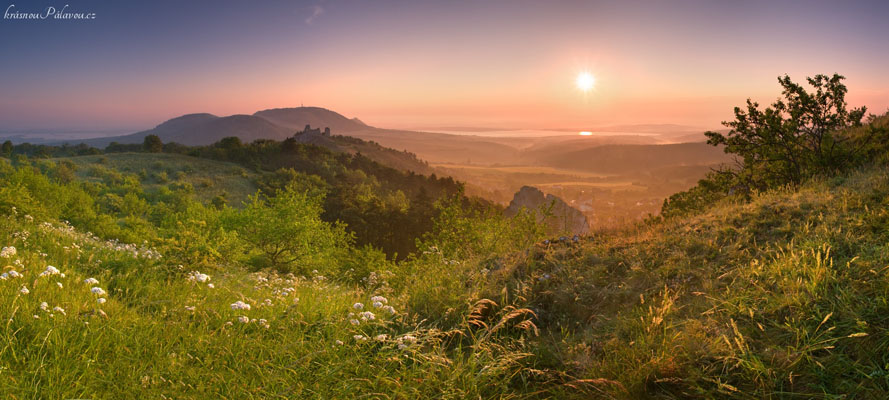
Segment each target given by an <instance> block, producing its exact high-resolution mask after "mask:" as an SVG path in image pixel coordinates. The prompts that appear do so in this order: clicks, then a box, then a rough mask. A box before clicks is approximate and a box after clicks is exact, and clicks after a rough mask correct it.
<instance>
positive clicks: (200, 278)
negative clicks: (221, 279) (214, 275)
mask: <svg viewBox="0 0 889 400" xmlns="http://www.w3.org/2000/svg"><path fill="white" fill-rule="evenodd" d="M188 280H189V281H192V282H199V283H205V282H210V275H207V274H203V273H200V272H198V271H191V272H189V273H188Z"/></svg>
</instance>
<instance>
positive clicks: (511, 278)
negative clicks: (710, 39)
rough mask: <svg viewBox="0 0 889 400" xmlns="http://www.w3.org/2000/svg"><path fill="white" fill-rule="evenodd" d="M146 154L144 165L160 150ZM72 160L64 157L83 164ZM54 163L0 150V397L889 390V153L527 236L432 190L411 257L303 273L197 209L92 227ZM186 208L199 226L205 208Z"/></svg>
mask: <svg viewBox="0 0 889 400" xmlns="http://www.w3.org/2000/svg"><path fill="white" fill-rule="evenodd" d="M140 157H143V158H145V159H144V160H142V159H140V160H139V163H138V165H143V161H144V162H147V163H148V165H151V163H152V162H154V161H151V160H149V159H150V158H152V157H155V156H154V155H140ZM87 160H88V159H84V158H80V159H78V158H74V159H71V161H72V162H75V163H77V165H78V171H80V170H81V169H86V170H89V169H90V168H91V167H90V166H89V164H87V163H86V161H87ZM155 160H156V162H160V163H165V162H167V161H169V160H167V159H166V158H165V156H160V157H157V158H155ZM175 160H176V161H177V162H186V161H191V158H188V157H186V156H181V157H176V158H175ZM96 161H97V165H105V168H115V169H116V168H121V169H124V168H129V170H131V171H135V172H132V173H129V172H123V171H121V172H120V173H121V174H122V175H123V176H124V178H126V177H127V176H133V177H134V178H137V177H138V174H139V172H140V171H141V168H139V169H136V167H134V166H129V167H127V166H126V165H125V164H121V165H120V166H117V165H115V164H113V163H114V161H112V159H110V158H109V159H108V160H106V161H104V162H101V163H99V160H96ZM196 162H198V163H203V162H204V161H203V160H198V161H196ZM13 164H15V165H13ZM64 164H65V160H55V161H49V162H40V163H34V164H31V163H26V162H22V161H21V160H19V161H18V162H17V163H10V162H2V175H3V178H4V179H3V180H2V184H0V207H2V211H3V217H2V219H0V231H2V235H0V237H2V238H4V241H3V243H2V244H0V247H3V248H5V250H3V254H2V257H3V258H0V261H2V262H0V264H3V272H4V274H3V278H2V280H0V296H3V298H5V299H7V301H5V302H3V303H2V305H0V314H2V316H3V321H4V324H3V327H2V329H3V333H2V335H0V337H2V346H0V363H2V364H0V374H2V379H0V393H2V395H3V397H7V398H19V399H24V398H97V399H98V398H120V397H132V396H135V397H154V398H207V397H217V398H358V397H361V398H381V399H383V398H386V399H393V398H547V397H558V398H591V397H592V398H644V397H658V398H661V397H666V398H677V397H678V398H689V397H692V398H694V397H698V398H712V397H737V398H762V397H778V398H784V397H788V398H789V397H807V398H840V397H844V396H851V397H857V398H881V397H884V396H886V395H887V392H889V372H887V370H889V366H887V364H886V360H887V357H889V352H887V346H889V331H887V326H889V325H887V323H889V321H887V315H889V291H887V290H886V288H887V287H889V286H887V283H889V282H887V279H889V277H887V270H886V265H889V256H887V243H889V240H887V239H889V237H887V232H889V231H887V229H886V226H887V225H886V224H887V221H889V212H887V205H889V171H887V170H886V169H884V168H876V167H875V168H865V169H862V170H858V171H853V172H850V173H848V174H845V175H840V176H837V177H834V178H820V179H815V180H813V181H811V182H809V183H807V184H805V185H803V186H801V187H799V188H789V187H788V188H781V189H775V190H771V191H767V192H762V193H759V194H756V195H755V196H754V197H753V198H752V199H751V200H750V201H749V202H741V201H739V200H732V199H726V200H723V201H721V202H719V203H718V204H715V205H713V206H712V207H711V208H709V209H708V210H707V211H706V212H703V213H700V214H694V215H691V216H688V217H684V218H675V219H668V220H660V219H654V220H649V221H648V222H647V223H645V224H641V225H635V226H633V227H630V228H627V229H625V230H624V231H622V232H618V233H616V234H615V233H611V234H608V235H606V234H604V233H603V234H596V235H593V236H590V237H587V238H583V239H581V240H579V241H574V240H571V239H569V240H557V239H556V240H552V238H549V239H550V240H544V239H546V238H545V237H543V236H541V233H540V231H539V230H537V229H536V228H535V226H534V223H533V221H532V220H527V219H526V220H524V221H522V220H521V218H520V219H519V220H512V221H507V220H503V219H501V218H496V217H493V216H485V215H478V214H472V213H469V212H467V211H465V210H462V209H461V207H460V206H459V205H455V204H451V205H441V206H440V207H442V208H443V212H442V214H441V215H440V216H439V218H438V221H437V223H436V224H437V225H436V229H435V230H434V231H433V232H432V233H431V234H430V235H428V236H426V237H425V238H424V239H423V243H422V244H421V247H420V248H421V251H418V253H417V254H415V255H413V256H411V257H410V258H408V259H406V260H404V261H399V262H394V261H387V260H383V261H381V260H378V259H377V260H371V259H367V260H370V261H362V262H361V265H363V266H364V267H366V268H367V269H366V270H363V271H361V273H356V272H355V271H354V268H355V266H357V265H358V264H355V263H353V264H350V265H353V266H352V267H350V269H351V271H350V270H342V269H337V268H336V267H330V266H328V267H326V269H323V270H321V271H309V272H307V273H305V274H300V273H294V272H290V273H287V272H280V271H276V270H275V269H269V268H260V269H258V268H257V267H256V266H254V265H252V264H250V262H249V260H250V258H249V257H246V255H245V254H246V253H245V252H249V249H245V248H243V246H242V247H240V248H238V250H237V251H230V250H226V248H225V246H234V247H238V246H236V245H235V244H233V243H231V242H230V241H231V240H233V239H232V238H231V237H230V236H227V235H224V234H221V233H219V232H218V231H215V230H212V229H210V230H201V229H198V228H197V227H198V226H200V225H192V224H188V225H186V227H191V228H189V229H184V228H181V227H180V229H173V230H165V229H163V223H156V222H152V221H151V220H150V218H147V217H145V218H142V219H141V222H140V218H137V217H136V216H134V215H128V216H125V217H121V216H120V215H121V214H118V215H116V216H115V219H113V220H112V222H111V223H112V224H113V225H114V226H116V227H118V228H117V229H119V230H117V231H115V230H113V229H108V228H103V229H101V230H102V232H106V233H105V234H104V235H106V236H107V235H108V234H110V233H114V232H128V234H127V235H123V236H126V237H128V238H130V239H132V238H136V237H138V236H137V235H140V234H144V235H145V237H146V238H150V240H144V241H136V240H130V241H129V242H130V243H133V244H126V243H124V242H118V241H115V240H114V239H116V238H114V237H106V236H99V235H98V234H92V233H89V232H90V231H91V230H90V229H93V228H101V223H102V222H101V221H105V219H104V218H103V217H101V215H102V213H98V214H97V217H96V218H95V219H94V220H80V221H74V220H72V222H70V223H66V222H65V220H67V219H69V218H68V215H67V213H69V212H72V211H70V210H73V211H78V210H79V208H77V207H76V206H75V203H76V202H77V201H83V199H80V196H79V195H77V193H78V192H79V191H80V190H92V189H90V188H91V187H92V186H90V185H92V184H94V183H90V180H91V179H93V178H91V177H90V176H89V174H86V175H81V173H80V172H78V173H77V174H75V175H76V176H77V177H78V178H77V179H74V180H70V181H67V182H66V183H62V181H61V180H60V178H59V176H63V175H59V170H58V168H59V166H61V165H64ZM109 164H110V165H111V166H110V167H109V166H108V165H109ZM169 168H173V169H176V168H182V167H178V166H177V167H172V166H171V167H169ZM192 168H194V170H200V168H199V167H198V166H193V167H192ZM205 170H206V171H214V170H215V171H220V173H224V174H234V169H232V168H230V167H227V169H226V168H222V165H220V166H219V168H206V169H205ZM106 179H109V178H106ZM112 181H113V179H112V180H109V181H107V182H109V186H108V188H106V190H111V191H130V192H131V193H130V194H131V195H132V196H136V197H140V198H143V200H144V201H145V202H146V203H147V204H149V208H150V207H165V206H169V205H168V204H166V203H164V201H163V200H158V199H157V198H153V197H152V195H151V194H150V193H152V192H151V191H150V190H149V191H145V190H144V189H145V188H146V187H147V188H152V187H153V186H154V185H162V184H161V183H159V182H148V183H146V184H145V185H144V187H143V184H141V183H138V182H137V181H138V180H137V179H136V182H134V181H133V180H128V179H124V180H123V181H122V182H123V183H120V184H118V185H115V184H113V183H110V182H112ZM171 185H175V183H174V182H171V183H168V184H167V186H171ZM152 190H159V191H163V190H162V189H152ZM232 192H233V191H232ZM183 196H185V198H191V199H192V201H193V203H189V204H190V205H189V206H187V207H186V209H187V208H189V207H203V206H200V204H202V203H201V202H202V200H201V199H200V197H199V196H197V195H196V194H194V193H190V194H187V195H183ZM78 199H79V200H78ZM176 201H185V200H183V199H179V200H176ZM165 204H166V205H165ZM93 208H94V209H97V210H99V211H102V206H101V205H100V204H95V205H93ZM202 210H203V211H200V212H196V215H198V216H201V215H203V216H204V217H203V218H204V219H205V220H206V221H205V222H207V223H208V224H210V225H213V224H216V222H214V221H215V217H213V216H212V215H211V211H208V210H212V208H207V209H205V210H204V209H202ZM78 212H80V211H78ZM213 212H220V213H222V212H224V210H223V211H213ZM229 212H240V211H238V210H237V209H229ZM208 213H210V214H208ZM108 214H113V213H111V212H110V211H109V212H108ZM147 214H150V212H149V213H147ZM218 229H221V230H225V229H231V230H232V231H235V230H234V229H233V228H226V227H224V226H223V225H219V226H218ZM190 230H191V231H190ZM140 232H142V233H140ZM149 233H150V234H149ZM234 235H236V234H234ZM201 237H203V238H204V239H207V243H206V244H204V245H203V247H200V246H198V247H195V248H193V249H191V250H189V251H188V252H186V251H183V249H182V248H181V243H179V242H177V240H175V239H177V238H179V239H183V238H185V239H188V240H191V241H194V240H197V238H201ZM13 248H14V250H11V249H13ZM200 252H207V253H214V252H215V253H221V256H217V257H209V256H208V257H197V256H194V253H200ZM242 253H243V254H242ZM183 254H185V255H188V257H184V256H183ZM186 259H188V260H192V261H191V263H184V262H183V260H186ZM13 271H14V272H13Z"/></svg>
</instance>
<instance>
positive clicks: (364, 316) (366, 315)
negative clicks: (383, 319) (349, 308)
mask: <svg viewBox="0 0 889 400" xmlns="http://www.w3.org/2000/svg"><path fill="white" fill-rule="evenodd" d="M358 316H359V317H361V320H362V321H373V320H375V319H376V318H377V317H376V315H374V313H372V312H370V311H364V312H362V313H359V314H358Z"/></svg>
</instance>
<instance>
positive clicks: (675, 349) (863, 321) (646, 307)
mask: <svg viewBox="0 0 889 400" xmlns="http://www.w3.org/2000/svg"><path fill="white" fill-rule="evenodd" d="M887 228H889V170H887V169H875V170H869V171H863V172H858V173H853V174H851V175H848V176H842V177H837V178H832V179H821V180H818V181H815V182H811V183H809V184H806V185H805V186H804V187H802V188H801V189H799V190H793V189H786V190H780V191H773V192H769V193H764V194H761V195H758V196H756V197H755V198H754V199H753V200H752V201H751V202H749V203H745V204H732V203H731V202H728V203H723V204H717V205H714V206H713V207H712V208H711V209H710V210H708V211H706V212H705V213H703V214H701V215H697V216H693V217H690V218H684V219H676V220H669V221H666V222H655V223H653V224H649V225H647V226H640V227H638V228H637V229H634V230H631V231H626V232H623V233H610V234H600V235H596V236H594V237H591V238H590V239H589V241H587V242H586V243H582V244H576V245H564V244H558V243H557V244H553V245H547V246H540V247H538V248H537V249H536V251H534V252H532V254H531V255H529V256H528V258H527V259H525V260H524V261H521V262H518V263H516V264H514V265H513V266H512V267H509V268H506V269H504V270H503V271H498V274H502V276H506V277H508V278H504V280H503V281H502V282H503V283H504V284H506V285H512V287H514V288H515V290H516V291H517V293H521V295H522V296H526V297H527V298H528V299H529V300H528V302H527V304H525V306H527V307H530V308H532V309H534V310H535V311H536V312H537V314H538V316H539V321H538V322H540V326H541V327H544V328H545V329H547V330H550V331H551V330H554V329H555V330H559V329H565V327H570V326H574V327H575V328H573V329H576V330H575V331H573V333H572V334H570V335H568V336H567V337H564V338H563V339H561V340H564V341H565V342H562V343H559V342H558V340H557V341H552V342H551V341H549V340H543V341H544V342H549V343H550V345H551V346H553V347H554V348H559V349H560V350H558V351H559V354H560V356H559V357H560V358H562V357H563V360H564V362H565V363H566V365H568V366H570V370H571V373H572V374H577V376H580V377H582V378H586V379H588V380H586V381H583V382H584V383H582V384H577V385H575V386H577V387H578V388H580V389H583V390H588V391H589V393H591V394H596V395H603V397H611V396H614V397H617V398H651V397H670V398H673V397H679V398H688V397H702V398H712V397H714V396H715V397H738V398H767V397H774V396H779V397H781V396H792V395H793V396H799V397H808V398H813V397H819V398H820V397H826V398H833V397H844V396H847V395H848V396H852V397H858V398H886V397H887V396H889V385H887V382H889V381H887V377H889V367H887V364H886V359H887V357H889V273H887V267H886V266H887V265H889V245H887V243H889V229H887ZM510 282H512V283H510ZM519 282H520V283H519ZM524 285H528V286H530V288H529V287H528V286H524ZM496 287H497V285H492V294H491V295H493V292H494V291H496V290H498V289H496ZM578 321H585V322H583V323H579V322H578ZM541 336H546V335H541ZM547 351H549V350H541V354H545V353H546V352H547Z"/></svg>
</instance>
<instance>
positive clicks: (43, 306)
mask: <svg viewBox="0 0 889 400" xmlns="http://www.w3.org/2000/svg"><path fill="white" fill-rule="evenodd" d="M40 309H41V310H43V311H49V304H47V303H46V302H45V301H44V302H42V303H40Z"/></svg>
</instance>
